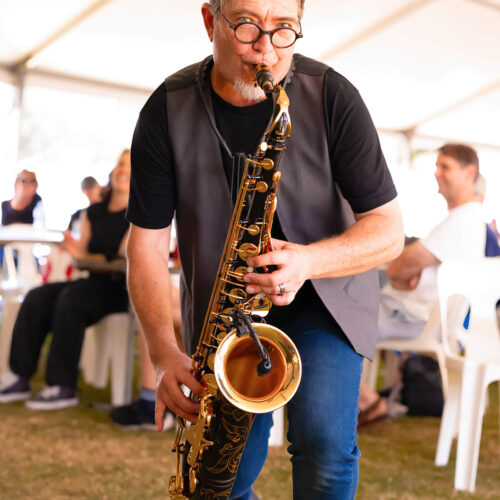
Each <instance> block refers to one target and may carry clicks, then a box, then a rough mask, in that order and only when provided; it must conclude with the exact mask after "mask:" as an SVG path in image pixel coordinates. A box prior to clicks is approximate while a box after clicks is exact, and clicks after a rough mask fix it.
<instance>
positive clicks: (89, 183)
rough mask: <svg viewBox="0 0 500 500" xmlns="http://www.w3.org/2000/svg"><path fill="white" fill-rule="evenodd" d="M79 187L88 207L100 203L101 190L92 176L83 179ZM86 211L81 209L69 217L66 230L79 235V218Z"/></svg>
mask: <svg viewBox="0 0 500 500" xmlns="http://www.w3.org/2000/svg"><path fill="white" fill-rule="evenodd" d="M80 187H81V189H82V193H83V194H84V195H85V196H86V197H87V199H88V200H89V205H92V204H93V203H98V202H99V201H101V191H102V188H101V186H100V185H99V183H98V182H97V181H96V180H95V179H94V177H92V176H88V177H85V178H84V179H83V180H82V182H81V184H80ZM85 210H86V209H84V208H82V209H80V210H77V211H76V212H75V213H74V214H72V215H71V219H70V221H69V225H68V230H69V231H73V232H76V233H80V228H81V218H82V215H83V213H84V212H85Z"/></svg>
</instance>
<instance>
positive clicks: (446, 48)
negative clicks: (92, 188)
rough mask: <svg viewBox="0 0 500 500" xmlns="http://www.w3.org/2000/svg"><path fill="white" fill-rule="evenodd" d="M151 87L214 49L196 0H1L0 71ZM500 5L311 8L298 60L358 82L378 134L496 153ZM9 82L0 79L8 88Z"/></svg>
mask: <svg viewBox="0 0 500 500" xmlns="http://www.w3.org/2000/svg"><path fill="white" fill-rule="evenodd" d="M96 4H99V5H97V7H98V8H96V10H95V11H94V12H92V14H90V15H88V17H86V18H85V19H83V20H81V21H79V22H78V23H76V25H75V26H72V27H71V29H70V30H69V31H67V32H66V33H64V34H62V35H61V36H59V38H57V39H56V40H55V41H54V40H52V41H51V43H49V44H48V45H47V46H46V47H44V48H43V50H41V51H40V53H39V54H37V55H36V56H35V58H34V59H33V61H31V63H32V64H33V66H34V67H33V68H29V69H27V71H28V75H29V74H30V72H31V73H32V74H34V75H36V73H37V72H39V73H40V72H42V73H43V72H45V73H47V72H49V73H54V74H56V75H65V76H66V77H68V76H69V77H71V78H80V79H84V80H95V81H102V82H106V83H107V84H113V85H122V86H127V87H134V88H137V89H144V90H145V91H147V92H149V91H151V90H152V89H154V88H155V87H156V86H157V85H158V84H159V83H160V82H161V81H162V80H163V78H164V77H165V76H167V75H168V74H170V73H172V72H174V71H175V70H177V69H179V68H181V67H183V66H185V65H186V64H189V63H191V62H194V61H197V60H200V59H202V58H203V57H204V56H205V55H206V54H208V53H209V52H210V51H211V45H210V42H209V40H208V38H207V35H206V33H205V31H204V28H203V23H202V18H201V14H200V7H201V4H202V2H201V1H198V0H185V1H184V2H182V3H181V2H177V1H174V0H142V1H141V2H137V0H107V1H106V0H100V1H99V2H96V1H95V0H94V1H89V0H44V1H43V2H39V1H37V0H2V2H1V18H0V69H3V70H5V69H8V68H13V67H14V66H15V65H16V63H19V62H20V61H22V60H23V57H25V56H26V54H29V53H30V51H32V50H33V49H34V48H36V47H40V46H43V43H44V41H47V40H50V37H51V35H53V34H54V33H57V32H58V30H60V29H61V27H63V26H65V25H67V24H68V22H70V21H71V20H72V19H74V18H76V17H77V16H78V15H79V14H80V13H82V12H83V11H85V10H86V9H88V8H89V7H92V6H95V5H96ZM499 26H500V0H378V1H377V2H373V0H349V1H345V0H307V1H306V10H305V13H304V19H303V31H304V39H302V40H300V41H299V42H298V43H297V47H296V50H297V52H300V53H304V54H306V55H309V56H311V57H315V58H318V59H321V60H323V61H324V62H326V63H328V64H330V65H331V66H333V67H334V68H335V69H336V70H337V71H339V72H340V73H342V74H343V75H344V76H346V77H347V78H348V79H349V80H351V81H352V82H353V83H354V84H355V85H356V87H357V88H358V89H359V90H360V92H361V94H362V95H363V97H364V99H365V101H366V103H367V105H368V108H369V109H370V112H371V114H372V117H373V119H374V122H375V124H376V125H377V127H378V128H379V129H381V130H389V131H409V132H410V135H411V134H413V133H414V134H416V135H425V136H434V137H440V138H443V139H454V140H463V141H469V142H473V143H476V144H485V145H491V146H494V147H498V148H500V133H499V132H498V131H499V130H500V113H499V112H498V111H499V110H500V56H499V51H498V47H500V29H499ZM4 74H5V71H4V72H0V78H2V75H4Z"/></svg>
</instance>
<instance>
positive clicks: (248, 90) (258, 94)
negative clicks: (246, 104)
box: [234, 80, 266, 101]
mask: <svg viewBox="0 0 500 500" xmlns="http://www.w3.org/2000/svg"><path fill="white" fill-rule="evenodd" d="M234 88H235V89H236V91H237V92H238V93H239V94H240V95H241V96H242V97H244V98H245V99H247V100H248V101H262V100H264V99H265V98H266V94H265V92H264V91H263V90H262V89H261V88H260V87H255V86H254V85H249V84H248V83H246V82H244V81H242V80H236V81H235V82H234Z"/></svg>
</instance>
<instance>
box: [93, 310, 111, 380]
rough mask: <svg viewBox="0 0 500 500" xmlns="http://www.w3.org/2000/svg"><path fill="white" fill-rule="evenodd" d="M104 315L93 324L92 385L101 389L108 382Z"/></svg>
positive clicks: (108, 348)
mask: <svg viewBox="0 0 500 500" xmlns="http://www.w3.org/2000/svg"><path fill="white" fill-rule="evenodd" d="M108 317H109V316H106V317H104V318H103V319H101V321H99V323H97V325H94V329H95V330H94V331H95V360H94V374H93V382H92V385H94V386H95V387H98V388H101V389H103V388H104V387H106V384H107V383H108V371H109V358H110V342H109V337H108V336H107V335H106V333H107V330H108V328H109V327H108V326H107V321H108Z"/></svg>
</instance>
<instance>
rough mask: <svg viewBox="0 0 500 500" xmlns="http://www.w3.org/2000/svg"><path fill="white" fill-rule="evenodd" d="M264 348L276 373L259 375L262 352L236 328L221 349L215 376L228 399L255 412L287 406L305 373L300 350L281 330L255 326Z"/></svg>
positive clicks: (259, 324) (249, 338)
mask: <svg viewBox="0 0 500 500" xmlns="http://www.w3.org/2000/svg"><path fill="white" fill-rule="evenodd" d="M252 327H253V328H254V329H255V330H256V331H257V334H258V336H259V339H260V341H261V342H262V345H263V347H264V348H265V349H266V351H267V352H268V353H269V357H270V361H271V363H272V367H273V368H272V370H271V371H270V372H269V373H267V374H266V375H265V376H260V375H259V374H258V373H257V370H256V368H257V366H258V364H259V362H261V359H262V358H261V354H260V352H259V349H258V347H257V345H256V343H255V341H254V339H253V338H252V337H251V336H250V335H243V336H240V337H239V336H238V332H237V330H236V329H234V330H232V331H231V332H229V334H228V335H227V336H226V337H225V338H224V339H223V340H222V342H221V343H220V345H219V348H218V349H217V352H216V355H215V362H214V373H215V379H216V381H217V385H218V387H219V389H220V391H221V393H222V394H223V395H224V397H225V398H226V399H227V400H228V401H229V402H230V403H231V404H233V405H234V406H236V407H237V408H239V409H240V410H243V411H248V412H252V413H267V412H270V411H274V410H276V409H278V408H280V407H281V406H283V405H285V404H286V403H287V402H288V401H289V400H290V399H291V398H292V396H293V395H294V394H295V391H296V390H297V388H298V386H299V383H300V378H301V374H302V365H301V361H300V356H299V354H298V351H297V348H296V347H295V345H294V344H293V342H292V341H291V339H290V338H289V337H288V336H287V335H286V334H285V333H284V332H282V331H281V330H280V329H278V328H276V327H274V326H271V325H268V324H265V323H252Z"/></svg>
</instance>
